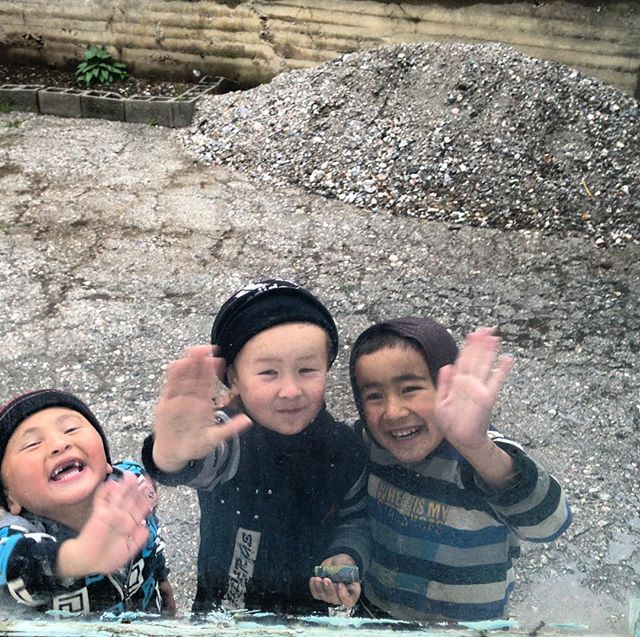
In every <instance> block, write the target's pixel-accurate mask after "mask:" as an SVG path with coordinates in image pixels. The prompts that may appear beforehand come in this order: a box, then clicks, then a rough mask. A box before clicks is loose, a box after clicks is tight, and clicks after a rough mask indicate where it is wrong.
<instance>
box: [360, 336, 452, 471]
mask: <svg viewBox="0 0 640 637" xmlns="http://www.w3.org/2000/svg"><path fill="white" fill-rule="evenodd" d="M355 380H356V385H357V388H358V393H359V395H360V398H361V400H362V405H363V409H364V416H365V420H366V422H367V431H368V432H369V433H370V434H371V435H372V436H373V438H374V439H375V440H376V441H377V442H378V444H380V445H382V446H383V447H384V448H385V449H387V451H389V452H390V453H392V454H393V456H394V457H395V458H396V459H397V460H398V461H400V462H406V463H415V462H420V461H422V460H423V459H424V458H426V457H427V456H428V455H429V454H430V453H431V452H432V451H434V450H435V449H436V448H437V447H438V445H439V444H440V443H441V442H442V440H443V436H442V434H441V433H440V431H439V430H438V428H437V427H436V426H435V418H434V410H435V404H436V391H437V390H436V388H435V386H434V384H433V381H432V380H431V374H430V373H429V368H428V366H427V363H426V361H425V359H424V356H422V354H421V353H420V352H418V351H417V350H416V349H414V348H413V347H409V346H406V347H405V346H403V345H396V346H393V347H383V348H382V349H379V350H377V351H375V352H372V353H370V354H363V355H362V356H360V357H359V358H358V359H357V360H356V363H355Z"/></svg>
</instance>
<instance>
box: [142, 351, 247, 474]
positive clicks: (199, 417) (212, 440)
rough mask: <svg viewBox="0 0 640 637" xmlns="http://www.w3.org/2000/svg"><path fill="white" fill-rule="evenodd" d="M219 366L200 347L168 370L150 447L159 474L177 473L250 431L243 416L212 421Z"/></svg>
mask: <svg viewBox="0 0 640 637" xmlns="http://www.w3.org/2000/svg"><path fill="white" fill-rule="evenodd" d="M221 366H222V367H223V366H224V359H222V358H219V357H217V356H215V351H214V349H213V348H212V347H211V345H200V346H196V347H191V348H189V349H187V351H186V352H185V355H184V356H183V358H180V359H178V360H177V361H174V362H173V363H171V364H170V365H169V367H168V368H167V373H166V379H165V382H164V386H163V388H162V390H161V392H160V397H159V399H158V403H157V405H156V411H155V430H154V431H155V440H154V445H153V460H154V462H155V463H156V465H157V467H158V468H159V469H161V470H162V471H165V472H176V471H179V470H180V469H182V468H183V467H184V466H185V465H186V464H187V463H188V462H189V461H190V460H196V459H199V458H204V457H205V456H206V455H208V454H209V453H211V452H212V451H213V450H214V449H215V448H216V447H217V446H218V445H219V444H220V443H221V442H222V441H224V440H228V439H230V438H232V437H233V436H235V435H236V434H238V433H240V432H242V431H244V430H245V429H247V428H248V427H250V426H251V420H250V419H249V418H248V417H247V416H244V415H238V416H234V417H233V418H232V419H231V421H230V422H228V423H225V424H222V425H221V424H219V423H217V422H216V421H215V420H214V413H215V410H216V406H215V404H214V402H213V398H214V397H215V395H216V389H217V387H218V384H219V380H218V377H221V374H222V370H221Z"/></svg>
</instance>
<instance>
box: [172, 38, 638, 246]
mask: <svg viewBox="0 0 640 637" xmlns="http://www.w3.org/2000/svg"><path fill="white" fill-rule="evenodd" d="M182 137H183V140H184V142H185V145H186V147H187V149H188V150H190V151H191V152H193V153H194V154H195V156H196V157H197V158H198V159H199V160H202V161H204V162H208V163H215V164H226V165H230V166H233V167H235V168H238V169H241V170H243V171H246V172H247V173H249V174H250V175H252V176H253V177H258V178H260V179H262V180H264V181H265V182H269V183H272V184H275V185H291V184H293V185H297V186H300V187H302V188H303V189H305V190H307V191H309V192H312V193H317V194H320V195H323V196H326V197H330V198H337V199H340V200H341V201H345V202H350V203H353V204H355V205H357V206H361V207H363V208H366V209H367V210H369V211H371V213H376V212H379V211H382V210H389V211H391V212H392V213H394V214H400V215H409V216H414V217H420V218H428V219H434V220H441V221H446V222H448V223H450V224H453V225H455V224H469V225H475V226H482V227H493V228H500V229H506V230H509V229H513V230H515V229H537V230H540V231H543V232H552V233H558V234H562V235H566V234H578V235H581V236H585V235H587V236H589V237H591V238H592V239H593V240H594V241H595V243H596V244H598V245H607V246H609V245H624V244H627V243H629V242H631V241H633V242H637V241H638V240H639V238H640V232H639V227H640V193H639V192H638V191H639V186H640V162H638V157H640V115H639V113H638V102H637V100H635V99H634V98H632V97H629V96H627V95H625V94H623V93H621V92H620V91H618V90H617V89H615V88H613V87H611V86H608V85H605V84H603V83H602V82H600V81H598V80H596V79H592V78H590V77H587V76H585V75H583V74H581V73H580V72H578V71H576V70H574V69H571V68H569V67H567V66H563V65H561V64H557V63H553V62H546V61H542V60H538V59H534V58H530V57H527V56H525V55H522V54H520V53H518V52H516V51H515V50H514V49H512V48H510V47H508V46H505V45H499V44H489V45H486V44H485V45H466V44H457V43H425V44H415V45H397V46H392V47H384V48H380V49H373V50H369V51H363V52H357V53H350V54H347V55H344V56H342V57H341V58H339V59H337V60H335V61H333V62H329V63H326V64H324V65H322V66H319V67H316V68H313V69H308V70H302V71H292V72H288V73H283V74H281V75H279V76H278V77H276V78H275V79H274V80H273V81H272V82H271V83H269V84H266V85H263V86H260V87H257V88H255V89H251V90H249V91H244V92H237V93H230V94H227V95H223V96H216V97H211V98H204V99H202V100H200V104H199V109H198V113H197V116H196V121H195V123H194V125H193V126H192V127H191V128H190V129H186V131H185V132H183V133H182Z"/></svg>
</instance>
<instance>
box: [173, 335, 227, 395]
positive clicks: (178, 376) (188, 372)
mask: <svg viewBox="0 0 640 637" xmlns="http://www.w3.org/2000/svg"><path fill="white" fill-rule="evenodd" d="M207 352H208V354H207ZM211 354H212V350H211V346H210V345H209V346H207V345H201V346H197V347H192V348H189V350H187V352H186V353H185V356H184V357H183V358H179V359H178V360H176V361H173V362H172V363H170V364H169V366H168V367H167V371H166V374H165V381H164V384H163V387H162V397H163V398H165V399H170V398H174V397H176V396H180V395H183V394H198V395H200V394H202V393H203V392H209V393H210V394H211V396H213V394H214V392H215V386H216V383H217V381H216V378H217V376H216V369H217V367H219V365H220V361H221V360H223V359H219V358H218V359H216V358H214V357H213V356H212V355H211ZM216 361H217V362H216Z"/></svg>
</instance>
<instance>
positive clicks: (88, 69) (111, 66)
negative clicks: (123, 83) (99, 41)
mask: <svg viewBox="0 0 640 637" xmlns="http://www.w3.org/2000/svg"><path fill="white" fill-rule="evenodd" d="M128 76H129V74H128V73H127V65H126V64H124V63H123V62H116V61H115V60H114V59H113V58H112V57H111V55H110V54H109V53H108V51H107V50H106V49H105V48H104V47H103V46H92V47H89V48H88V49H87V50H86V51H85V53H84V61H83V62H80V64H78V66H77V68H76V77H77V79H78V82H84V83H85V84H86V85H87V86H89V84H93V83H94V82H97V83H100V84H111V83H112V82H114V81H116V80H124V79H126V78H127V77H128Z"/></svg>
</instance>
